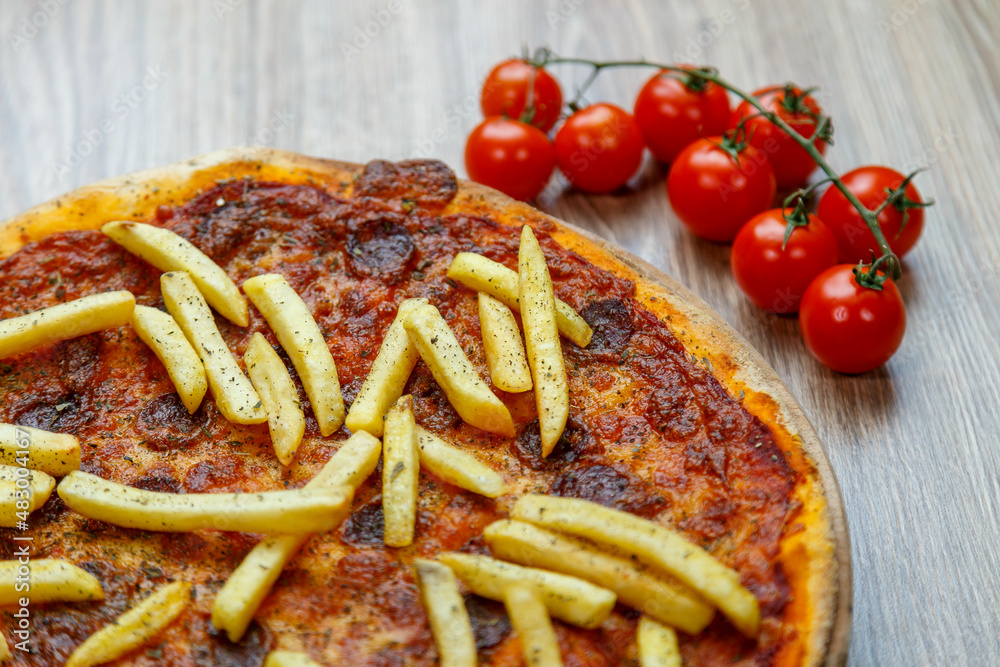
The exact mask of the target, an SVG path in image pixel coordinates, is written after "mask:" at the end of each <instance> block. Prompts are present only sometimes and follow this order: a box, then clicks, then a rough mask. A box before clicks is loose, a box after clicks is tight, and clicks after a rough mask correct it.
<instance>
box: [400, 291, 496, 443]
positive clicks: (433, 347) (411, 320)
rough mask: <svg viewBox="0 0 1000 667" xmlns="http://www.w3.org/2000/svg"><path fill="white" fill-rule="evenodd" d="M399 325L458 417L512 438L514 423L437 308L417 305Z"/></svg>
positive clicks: (485, 429)
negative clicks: (404, 329)
mask: <svg viewBox="0 0 1000 667" xmlns="http://www.w3.org/2000/svg"><path fill="white" fill-rule="evenodd" d="M403 326H404V327H405V328H406V333H408V334H409V336H410V340H411V341H413V344H414V345H415V346H416V348H417V351H418V352H419V353H420V357H421V359H423V360H424V363H426V364H427V366H428V368H430V370H431V374H433V375H434V379H435V380H437V383H438V384H439V385H441V388H442V389H443V390H444V393H445V394H446V395H447V396H448V400H449V401H450V402H451V404H452V405H453V406H454V407H455V410H456V411H457V412H458V414H459V416H461V417H462V419H464V420H465V421H466V422H467V423H469V424H472V425H473V426H475V427H477V428H481V429H483V430H484V431H489V432H490V433H498V434H500V435H503V436H507V437H509V438H512V437H514V434H515V432H514V420H512V419H511V417H510V412H509V411H508V410H507V406H505V405H504V404H503V402H502V401H501V400H500V399H499V398H497V397H496V395H495V394H494V393H493V392H492V391H490V388H489V386H488V385H487V384H486V383H485V382H483V379H482V378H481V377H479V373H477V372H476V369H475V367H474V366H473V365H472V362H470V361H469V358H468V357H467V356H465V351H464V350H463V349H462V346H461V344H460V343H459V342H458V339H457V338H455V334H454V333H453V332H452V330H451V328H449V327H448V323H447V322H445V320H444V318H443V317H441V313H439V312H438V309H437V308H435V307H434V306H431V305H425V306H420V307H419V308H417V309H416V310H414V311H413V312H412V313H410V316H409V317H407V318H406V321H405V322H404V324H403Z"/></svg>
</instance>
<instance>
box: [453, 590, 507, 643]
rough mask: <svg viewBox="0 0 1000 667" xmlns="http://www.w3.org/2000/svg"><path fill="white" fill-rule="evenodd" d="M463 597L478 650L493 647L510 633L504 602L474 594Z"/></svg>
mask: <svg viewBox="0 0 1000 667" xmlns="http://www.w3.org/2000/svg"><path fill="white" fill-rule="evenodd" d="M463 597H464V599H465V610H466V611H467V612H468V614H469V622H470V623H471V624H472V636H473V637H475V638H476V649H477V650H480V651H482V650H483V649H488V648H493V647H494V646H496V645H497V644H499V643H500V642H502V641H503V640H504V638H505V637H506V636H507V635H509V634H510V630H511V626H510V619H509V618H508V616H507V612H506V610H505V609H504V606H503V604H502V603H500V602H496V601H494V600H487V599H486V598H481V597H479V596H478V595H472V594H466V595H464V596H463Z"/></svg>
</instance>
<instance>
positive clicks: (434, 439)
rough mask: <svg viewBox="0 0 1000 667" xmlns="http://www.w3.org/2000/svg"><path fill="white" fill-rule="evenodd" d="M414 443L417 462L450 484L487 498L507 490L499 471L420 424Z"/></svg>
mask: <svg viewBox="0 0 1000 667" xmlns="http://www.w3.org/2000/svg"><path fill="white" fill-rule="evenodd" d="M417 447H418V448H419V449H420V465H422V466H423V467H424V468H426V469H427V470H429V471H430V472H432V473H433V474H435V475H437V476H438V477H440V478H441V479H443V480H444V481H446V482H448V483H449V484H454V485H455V486H457V487H459V488H462V489H465V490H467V491H472V492H473V493H478V494H479V495H481V496H486V497H487V498H498V497H500V496H502V495H503V494H504V493H506V491H507V485H506V484H505V483H504V481H503V477H501V476H500V473H498V472H497V471H495V470H494V469H493V468H491V467H489V466H488V465H486V464H485V463H483V462H482V461H480V460H479V459H477V458H476V457H475V456H473V455H472V454H469V453H468V452H466V451H464V450H462V449H459V448H458V447H456V446H454V445H451V444H448V443H447V442H445V441H444V440H442V439H441V438H439V437H438V436H436V435H434V434H433V433H431V432H430V431H428V430H427V429H425V428H423V427H422V426H418V427H417Z"/></svg>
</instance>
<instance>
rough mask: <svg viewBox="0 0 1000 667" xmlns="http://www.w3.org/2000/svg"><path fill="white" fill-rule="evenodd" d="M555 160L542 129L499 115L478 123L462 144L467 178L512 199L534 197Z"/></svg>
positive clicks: (547, 176)
mask: <svg viewBox="0 0 1000 667" xmlns="http://www.w3.org/2000/svg"><path fill="white" fill-rule="evenodd" d="M555 163H556V154H555V149H554V148H553V147H552V142H551V141H549V138H548V137H547V136H545V133H544V132H542V131H541V130H539V129H538V128H537V127H532V126H531V125H527V124H525V123H522V122H520V121H516V120H511V119H509V118H502V117H500V116H494V117H492V118H487V119H486V120H484V121H483V122H482V123H480V124H479V125H478V126H477V127H476V129H474V130H473V131H472V134H470V135H469V140H468V141H467V142H466V144H465V169H466V171H468V172H469V178H471V179H472V180H474V181H476V182H477V183H482V184H483V185H488V186H490V187H491V188H496V189H497V190H499V191H500V192H503V193H504V194H506V195H508V196H510V197H513V198H514V199H521V200H528V199H534V198H535V197H537V196H538V193H540V192H541V191H542V188H544V187H545V184H546V183H548V182H549V177H550V176H552V170H553V169H554V168H555Z"/></svg>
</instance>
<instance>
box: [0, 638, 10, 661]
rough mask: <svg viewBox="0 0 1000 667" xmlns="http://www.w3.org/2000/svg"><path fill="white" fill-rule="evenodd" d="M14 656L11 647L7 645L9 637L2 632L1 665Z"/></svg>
mask: <svg viewBox="0 0 1000 667" xmlns="http://www.w3.org/2000/svg"><path fill="white" fill-rule="evenodd" d="M12 657H13V656H12V655H11V653H10V647H9V646H7V638H6V637H4V636H3V635H2V634H0V665H2V664H3V663H5V662H7V661H8V660H10V659H11V658H12Z"/></svg>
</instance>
